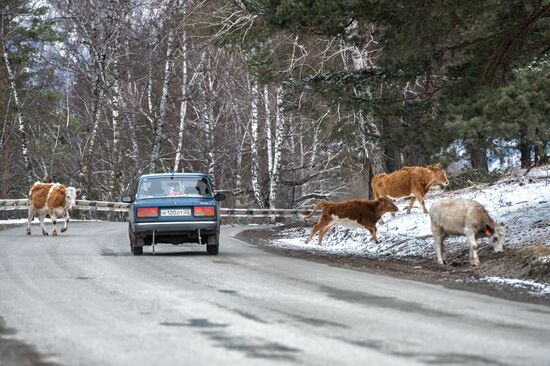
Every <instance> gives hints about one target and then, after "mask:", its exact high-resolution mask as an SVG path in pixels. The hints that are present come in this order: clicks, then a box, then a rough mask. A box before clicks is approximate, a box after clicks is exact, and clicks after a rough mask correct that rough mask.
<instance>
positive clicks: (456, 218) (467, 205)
mask: <svg viewBox="0 0 550 366" xmlns="http://www.w3.org/2000/svg"><path fill="white" fill-rule="evenodd" d="M430 219H431V220H432V233H433V236H434V246H435V252H436V254H437V261H438V262H439V264H445V260H446V258H445V257H446V254H445V247H444V246H443V241H444V240H445V238H446V237H447V236H449V235H465V236H466V238H468V241H469V242H470V264H471V265H472V266H479V258H478V256H477V243H476V239H479V238H484V237H488V238H489V240H490V242H491V245H492V246H493V249H494V251H495V252H502V246H503V244H504V235H505V230H504V227H502V226H498V225H497V224H496V223H495V222H494V221H493V219H492V218H491V217H490V216H489V214H488V213H487V211H486V210H485V208H484V207H483V206H482V205H481V204H480V203H478V202H476V201H474V200H471V199H466V198H456V199H445V200H440V201H437V202H435V203H434V204H432V206H431V207H430Z"/></svg>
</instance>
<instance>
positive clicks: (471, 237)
mask: <svg viewBox="0 0 550 366" xmlns="http://www.w3.org/2000/svg"><path fill="white" fill-rule="evenodd" d="M465 234H466V237H467V238H468V241H469V242H470V258H469V259H470V265H472V266H479V257H478V256H477V242H476V237H475V234H474V233H473V232H471V231H469V232H467V233H465Z"/></svg>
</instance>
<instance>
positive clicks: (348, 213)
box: [305, 197, 398, 245]
mask: <svg viewBox="0 0 550 366" xmlns="http://www.w3.org/2000/svg"><path fill="white" fill-rule="evenodd" d="M319 208H321V209H322V211H321V217H320V218H319V221H318V222H317V223H316V224H315V225H314V226H313V228H312V229H311V231H310V233H309V236H308V238H307V239H306V243H308V242H309V241H310V240H311V238H312V237H313V235H315V233H317V232H319V245H321V243H322V241H323V236H325V234H326V233H327V231H329V230H330V229H331V228H332V226H333V225H334V224H340V225H342V226H344V227H348V228H367V229H368V230H369V231H370V233H371V236H372V240H374V242H375V243H378V239H377V238H376V222H377V221H378V220H380V218H381V217H382V215H384V214H385V213H386V212H396V211H397V210H398V208H397V206H396V205H394V203H393V201H392V200H391V199H390V198H387V197H380V198H378V199H376V200H352V201H340V202H327V201H323V202H319V203H318V204H316V205H315V207H313V211H311V213H310V214H309V215H307V216H306V217H305V219H306V220H309V219H311V217H312V216H313V215H314V214H315V211H317V210H318V209H319Z"/></svg>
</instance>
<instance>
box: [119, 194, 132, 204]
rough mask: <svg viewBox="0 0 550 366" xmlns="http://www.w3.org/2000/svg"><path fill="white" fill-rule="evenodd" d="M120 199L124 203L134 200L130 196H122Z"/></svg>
mask: <svg viewBox="0 0 550 366" xmlns="http://www.w3.org/2000/svg"><path fill="white" fill-rule="evenodd" d="M120 200H121V201H122V202H124V203H132V202H133V201H134V199H133V198H132V196H122V198H121V199H120Z"/></svg>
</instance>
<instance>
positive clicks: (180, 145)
mask: <svg viewBox="0 0 550 366" xmlns="http://www.w3.org/2000/svg"><path fill="white" fill-rule="evenodd" d="M181 41H182V46H181V102H180V121H179V122H180V123H179V128H178V145H177V147H176V157H175V159H174V160H175V161H174V171H175V172H177V171H179V169H180V163H181V160H182V159H183V137H184V131H185V118H186V115H187V79H188V77H187V34H186V33H185V31H183V34H182V37H181ZM182 171H183V167H182Z"/></svg>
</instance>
